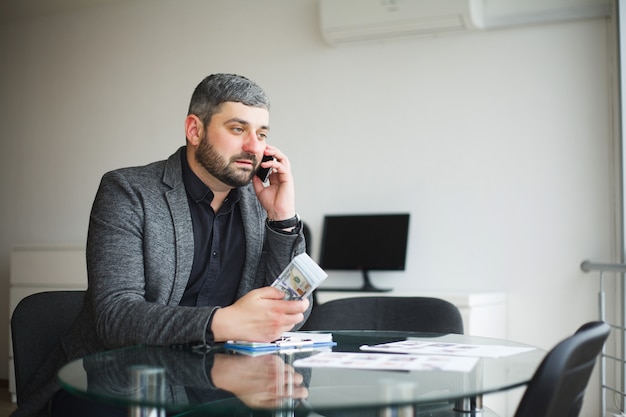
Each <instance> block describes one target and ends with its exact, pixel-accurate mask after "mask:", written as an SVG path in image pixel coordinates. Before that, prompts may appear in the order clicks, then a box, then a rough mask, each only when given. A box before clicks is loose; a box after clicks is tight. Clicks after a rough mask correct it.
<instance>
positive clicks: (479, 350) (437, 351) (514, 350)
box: [360, 339, 535, 358]
mask: <svg viewBox="0 0 626 417" xmlns="http://www.w3.org/2000/svg"><path fill="white" fill-rule="evenodd" d="M360 349H361V350H364V351H373V352H389V353H404V354H410V355H451V356H474V357H479V358H500V357H504V356H511V355H517V354H518V353H524V352H529V351H531V350H534V349H535V348H533V347H530V346H528V347H526V346H498V345H473V344H466V343H449V342H430V341H424V340H423V339H422V340H416V339H407V340H401V341H397V342H390V343H382V344H378V345H363V346H361V348H360Z"/></svg>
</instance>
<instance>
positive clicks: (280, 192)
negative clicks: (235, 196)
mask: <svg viewBox="0 0 626 417" xmlns="http://www.w3.org/2000/svg"><path fill="white" fill-rule="evenodd" d="M267 157H269V158H267ZM266 158H267V160H266V161H265V162H262V163H261V165H260V166H259V169H258V170H257V175H256V178H253V181H252V183H253V185H254V191H255V192H256V195H257V197H258V199H259V201H260V202H261V205H263V208H264V209H265V210H266V211H267V217H268V218H269V219H271V220H285V219H289V218H292V217H294V216H295V214H296V208H295V206H296V198H295V194H296V193H295V186H294V183H293V175H292V173H291V165H290V164H289V159H288V158H287V156H286V155H285V154H283V153H282V152H281V151H280V150H279V149H278V148H275V147H273V146H271V145H267V146H266V148H265V154H264V157H263V159H264V160H265V159H266ZM270 159H271V160H270ZM263 165H268V166H266V167H264V166H263ZM261 169H263V170H265V169H268V170H269V174H264V173H263V172H261V173H259V171H261ZM265 176H267V178H268V179H269V181H268V182H264V181H263V179H264V178H261V177H265Z"/></svg>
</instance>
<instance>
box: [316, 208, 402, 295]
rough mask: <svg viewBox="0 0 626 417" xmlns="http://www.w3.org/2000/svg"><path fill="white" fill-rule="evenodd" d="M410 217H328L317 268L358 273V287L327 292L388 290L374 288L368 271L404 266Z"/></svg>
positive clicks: (361, 215) (398, 269) (371, 215)
mask: <svg viewBox="0 0 626 417" xmlns="http://www.w3.org/2000/svg"><path fill="white" fill-rule="evenodd" d="M408 236H409V214H408V213H400V214H356V215H327V216H325V217H324V225H323V229H322V246H321V255H320V266H321V267H322V268H323V269H327V270H338V271H361V272H362V275H363V285H362V286H361V288H327V290H328V291H374V292H379V291H389V290H388V289H380V288H376V287H375V286H374V285H372V283H371V281H370V278H369V271H402V270H404V268H405V263H406V250H407V241H408Z"/></svg>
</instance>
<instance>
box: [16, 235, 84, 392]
mask: <svg viewBox="0 0 626 417" xmlns="http://www.w3.org/2000/svg"><path fill="white" fill-rule="evenodd" d="M10 268H11V269H10V274H11V278H10V279H11V281H10V287H9V308H10V311H9V319H10V317H11V315H12V314H13V310H14V309H15V306H16V305H17V303H19V302H20V300H21V299H22V298H24V297H26V296H28V295H30V294H34V293H36V292H42V291H55V290H57V291H58V290H84V289H86V288H87V265H86V260H85V247H84V246H70V245H48V246H41V245H39V246H35V245H19V246H14V247H13V249H12V250H11V264H10ZM9 392H10V393H11V400H12V401H13V402H15V400H16V398H15V375H14V370H13V346H12V341H11V335H10V334H9Z"/></svg>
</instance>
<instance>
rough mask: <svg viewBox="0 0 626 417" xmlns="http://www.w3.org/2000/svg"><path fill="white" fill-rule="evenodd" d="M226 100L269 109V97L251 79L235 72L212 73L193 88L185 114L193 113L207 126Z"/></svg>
mask: <svg viewBox="0 0 626 417" xmlns="http://www.w3.org/2000/svg"><path fill="white" fill-rule="evenodd" d="M226 101H234V102H238V103H242V104H245V105H246V106H254V107H261V108H264V109H267V110H269V109H270V100H269V98H268V97H267V95H266V94H265V92H264V91H263V90H262V89H261V87H259V86H258V85H257V84H256V83H254V82H253V81H251V80H249V79H247V78H246V77H243V76H241V75H236V74H213V75H209V76H208V77H206V78H205V79H204V80H202V81H201V82H200V84H198V86H197V87H196V89H195V90H194V92H193V94H192V96H191V102H190V103H189V112H188V113H187V114H188V115H189V114H195V115H196V116H198V118H200V120H202V123H204V125H205V126H207V125H208V124H209V122H210V121H211V117H212V116H213V115H214V114H215V113H217V112H219V110H220V106H221V105H222V103H224V102H226Z"/></svg>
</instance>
